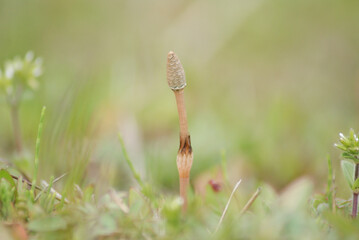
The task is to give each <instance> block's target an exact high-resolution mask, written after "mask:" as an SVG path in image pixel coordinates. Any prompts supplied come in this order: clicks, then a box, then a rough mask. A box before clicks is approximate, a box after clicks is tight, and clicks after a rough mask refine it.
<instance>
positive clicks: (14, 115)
mask: <svg viewBox="0 0 359 240" xmlns="http://www.w3.org/2000/svg"><path fill="white" fill-rule="evenodd" d="M10 114H11V123H12V127H13V133H14V140H15V149H16V152H17V153H19V154H20V153H22V150H23V147H22V137H21V129H20V121H19V108H18V106H17V105H15V104H12V105H10Z"/></svg>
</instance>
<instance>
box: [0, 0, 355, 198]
mask: <svg viewBox="0 0 359 240" xmlns="http://www.w3.org/2000/svg"><path fill="white" fill-rule="evenodd" d="M358 11H359V4H358V3H357V2H355V1H339V0H331V1H324V0H318V1H309V0H305V1H294V2H293V1H283V0H256V1H244V0H243V1H236V2H233V1H229V0H225V1H221V2H216V1H210V2H209V1H205V0H197V1H176V2H175V3H174V2H169V1H164V0H155V1H151V2H139V1H106V2H104V1H101V2H99V1H82V0H78V1H56V2H53V1H26V2H23V1H17V0H15V1H6V0H0V52H1V55H0V62H1V63H2V62H4V61H5V60H6V59H8V58H12V57H13V56H15V55H23V54H24V53H25V52H26V51H28V50H29V49H31V50H34V52H35V53H36V54H37V55H40V56H42V57H43V59H44V69H45V72H44V75H43V77H42V80H41V81H42V84H41V88H40V89H39V91H38V92H37V93H36V94H35V95H34V96H25V101H24V102H23V104H22V106H21V112H20V116H21V126H22V129H23V137H24V140H25V145H26V148H27V158H29V159H32V155H33V152H34V151H33V150H34V149H35V146H34V139H35V137H36V128H35V127H34V126H37V124H38V113H39V112H40V110H41V107H42V106H43V105H46V106H47V120H46V124H45V128H44V134H43V142H42V147H41V149H42V150H41V152H40V169H39V178H40V179H49V178H50V176H52V175H54V176H59V175H61V174H63V173H64V172H68V173H69V175H68V179H70V180H68V182H69V183H68V186H67V188H70V187H69V186H72V183H74V182H76V183H78V184H80V185H82V186H86V185H87V184H89V183H96V184H97V185H98V186H99V187H98V188H96V191H97V192H98V194H99V195H101V193H103V192H105V191H106V190H107V188H108V186H114V187H116V188H118V189H127V188H128V187H129V186H131V185H133V182H131V181H132V180H131V178H130V177H129V176H130V175H129V174H128V169H127V168H126V165H125V164H124V159H123V157H122V155H121V150H120V147H119V144H118V142H117V133H118V132H121V134H122V136H123V138H124V141H125V143H126V146H127V147H128V153H129V155H130V157H131V159H133V161H134V164H135V167H136V169H138V171H140V173H141V175H143V176H144V177H145V179H147V180H150V181H151V183H153V184H154V186H155V188H157V189H162V190H166V191H169V192H171V191H175V189H177V184H178V183H177V178H176V176H177V172H176V167H175V154H176V150H177V144H178V143H177V142H178V135H177V130H178V129H177V113H176V108H175V102H174V99H173V96H172V95H171V92H170V90H169V89H168V87H167V84H166V80H165V62H166V60H165V59H166V54H167V52H168V51H169V50H174V51H175V52H176V53H177V54H178V55H179V56H180V58H181V61H182V63H183V65H184V68H185V70H186V76H187V82H188V88H187V89H186V103H187V108H188V117H189V129H190V132H191V136H192V144H193V149H194V153H195V160H194V165H193V169H192V176H193V183H195V182H196V181H197V180H198V181H200V179H201V177H202V176H203V175H206V174H209V175H210V176H211V177H215V176H216V169H217V168H218V167H219V166H220V164H221V151H222V150H223V149H225V150H226V153H227V157H228V166H229V177H230V181H232V182H235V181H236V180H237V179H238V178H243V179H246V180H247V183H248V185H245V184H243V185H244V186H243V188H244V189H246V190H244V191H246V193H247V194H249V193H250V192H251V191H252V190H253V189H255V187H256V185H257V184H258V182H267V183H269V184H271V185H272V186H274V187H275V188H276V189H277V190H280V189H282V188H283V187H284V186H286V185H288V184H289V183H290V182H291V181H293V180H294V179H296V178H298V177H300V176H303V175H307V176H310V178H311V179H312V180H313V181H314V182H315V183H316V184H315V187H316V188H318V189H321V188H322V187H324V184H325V182H326V173H327V169H326V165H325V159H326V155H327V154H328V153H329V154H330V155H332V156H333V164H334V168H335V169H339V164H338V162H339V161H335V160H334V159H336V156H337V155H338V152H336V151H335V150H334V148H332V143H333V142H335V140H336V134H337V133H338V132H340V131H346V130H347V129H348V128H349V127H354V128H356V126H357V119H358V114H357V111H356V109H359V106H358V104H359V99H358V97H357V95H356V92H357V90H358V84H357V82H358V77H359V72H358V70H357V66H358V63H359V57H358V54H357V52H358V50H359V49H358V46H359V44H358V43H359V32H358V31H357V29H358V28H359V15H358V14H357V12H358ZM209 129H211V131H209ZM13 149H14V145H13V137H12V132H11V128H10V118H9V114H8V112H7V109H6V105H5V101H4V99H3V98H0V156H1V157H3V158H6V159H9V160H10V161H12V160H13V159H16V158H18V156H14V154H13V152H14V151H13ZM323 163H324V164H323ZM85 165H86V166H87V167H86V168H84V166H85ZM29 166H31V164H30V165H29ZM337 176H338V177H337V179H338V181H339V183H338V185H339V186H341V185H343V184H344V180H343V177H342V176H341V174H340V173H337ZM65 183H66V181H63V182H60V183H59V187H61V188H62V187H63V186H62V185H61V184H65ZM342 189H345V188H339V189H338V192H339V193H338V194H344V195H345V194H348V192H346V190H342ZM249 190H250V191H249ZM247 191H248V192H247Z"/></svg>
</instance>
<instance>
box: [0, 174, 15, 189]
mask: <svg viewBox="0 0 359 240" xmlns="http://www.w3.org/2000/svg"><path fill="white" fill-rule="evenodd" d="M1 179H5V180H6V181H8V182H9V183H10V184H11V186H12V187H15V189H16V184H15V181H14V179H13V178H12V177H11V175H10V173H9V172H8V171H6V170H5V169H1V170H0V180H1Z"/></svg>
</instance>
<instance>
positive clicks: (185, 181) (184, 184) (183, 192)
mask: <svg viewBox="0 0 359 240" xmlns="http://www.w3.org/2000/svg"><path fill="white" fill-rule="evenodd" d="M188 186H189V177H187V178H181V177H180V196H181V198H182V201H183V205H182V212H186V211H187V205H188V200H187V191H188Z"/></svg>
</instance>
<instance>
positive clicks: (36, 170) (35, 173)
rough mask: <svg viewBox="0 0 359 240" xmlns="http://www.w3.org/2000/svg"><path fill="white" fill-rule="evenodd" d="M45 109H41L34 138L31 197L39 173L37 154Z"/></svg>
mask: <svg viewBox="0 0 359 240" xmlns="http://www.w3.org/2000/svg"><path fill="white" fill-rule="evenodd" d="M45 112H46V107H45V106H44V107H42V111H41V116H40V123H39V127H38V130H37V138H36V147H35V161H34V177H33V180H32V186H31V193H32V196H35V195H34V191H35V186H36V182H37V175H38V171H39V153H40V143H41V135H42V128H43V125H44V117H45Z"/></svg>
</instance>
